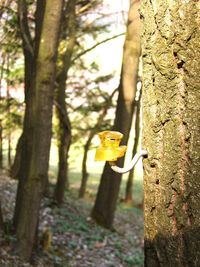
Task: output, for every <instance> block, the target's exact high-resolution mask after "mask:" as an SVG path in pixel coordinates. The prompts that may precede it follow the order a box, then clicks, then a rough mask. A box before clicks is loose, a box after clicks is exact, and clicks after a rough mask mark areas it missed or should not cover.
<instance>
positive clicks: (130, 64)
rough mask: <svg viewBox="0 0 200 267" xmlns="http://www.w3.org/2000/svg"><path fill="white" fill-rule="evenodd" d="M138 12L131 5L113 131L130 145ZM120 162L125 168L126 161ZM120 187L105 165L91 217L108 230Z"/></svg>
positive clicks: (136, 4) (134, 3)
mask: <svg viewBox="0 0 200 267" xmlns="http://www.w3.org/2000/svg"><path fill="white" fill-rule="evenodd" d="M138 8H139V1H130V8H129V14H128V23H127V33H126V39H125V44H124V55H123V63H122V71H121V79H120V84H119V88H118V89H119V96H118V100H117V109H116V117H115V121H114V127H113V129H114V130H116V131H120V132H122V133H123V134H124V137H123V143H127V141H128V137H129V131H130V128H131V122H132V114H133V103H134V98H135V92H136V83H137V76H138V62H139V55H140V38H139V32H140V30H139V13H138ZM120 162H121V163H120V164H123V159H121V160H120ZM120 183H121V174H118V173H114V172H113V171H112V169H111V168H110V166H109V164H106V165H105V168H104V170H103V174H102V177H101V182H100V186H99V189H98V193H97V197H96V201H95V205H94V208H93V210H92V217H93V218H94V219H95V220H96V221H97V222H98V223H99V224H101V225H102V226H104V227H107V228H112V224H113V219H114V211H115V208H116V204H117V198H118V194H119V189H120Z"/></svg>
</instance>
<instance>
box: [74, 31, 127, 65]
mask: <svg viewBox="0 0 200 267" xmlns="http://www.w3.org/2000/svg"><path fill="white" fill-rule="evenodd" d="M124 34H125V32H123V33H120V34H117V35H115V36H112V37H110V38H107V39H105V40H102V41H100V42H98V43H97V44H95V45H93V46H91V47H90V48H88V49H86V50H84V51H83V52H81V53H79V54H78V55H77V56H76V57H74V58H73V59H72V63H74V62H75V61H76V60H77V59H78V58H80V57H82V56H83V55H85V54H86V53H88V52H90V51H91V50H93V49H94V48H96V47H97V46H99V45H101V44H103V43H106V42H109V41H111V40H113V39H115V38H117V37H120V36H122V35H124Z"/></svg>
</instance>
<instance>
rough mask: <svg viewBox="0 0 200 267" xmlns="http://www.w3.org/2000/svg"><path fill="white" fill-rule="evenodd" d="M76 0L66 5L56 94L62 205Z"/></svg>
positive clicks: (58, 194)
mask: <svg viewBox="0 0 200 267" xmlns="http://www.w3.org/2000/svg"><path fill="white" fill-rule="evenodd" d="M75 4H76V1H75V0H70V1H68V2H67V5H66V14H68V23H67V24H65V25H67V27H68V30H69V40H68V41H67V48H66V51H65V53H64V54H63V55H62V66H61V70H60V73H59V74H58V77H57V82H58V88H57V94H56V100H57V105H56V109H57V114H58V121H59V125H58V128H59V129H58V133H57V136H58V137H57V138H58V151H59V163H58V176H57V184H56V187H55V192H54V198H55V200H56V202H57V203H58V204H62V202H63V200H64V192H65V189H68V188H69V178H68V161H67V159H68V152H69V148H70V143H71V125H70V120H69V116H68V114H67V109H66V103H65V89H66V80H67V76H68V71H69V69H70V67H71V58H72V55H73V50H74V46H75V43H76V13H75ZM66 30H67V29H66V27H63V29H62V32H63V34H64V33H65V31H66Z"/></svg>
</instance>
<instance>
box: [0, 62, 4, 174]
mask: <svg viewBox="0 0 200 267" xmlns="http://www.w3.org/2000/svg"><path fill="white" fill-rule="evenodd" d="M4 64H5V58H4V57H3V62H2V65H1V72H0V100H1V99H2V95H1V92H2V80H3V73H4ZM0 168H1V169H2V168H3V127H2V119H0Z"/></svg>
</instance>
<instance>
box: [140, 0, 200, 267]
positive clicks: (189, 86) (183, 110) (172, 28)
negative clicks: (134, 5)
mask: <svg viewBox="0 0 200 267" xmlns="http://www.w3.org/2000/svg"><path fill="white" fill-rule="evenodd" d="M141 16H142V17H143V19H144V24H143V25H144V30H143V49H142V51H143V62H144V64H143V65H144V66H143V80H144V82H143V148H144V149H147V151H148V158H147V159H145V160H144V206H145V209H144V216H145V227H144V234H145V236H144V239H145V266H146V267H152V266H154V267H169V266H177V267H183V266H184V267H198V266H199V263H200V209H199V203H200V195H199V192H200V164H199V162H200V161H199V160H200V142H199V129H200V105H199V99H200V76H199V73H200V64H199V58H200V45H199V44H200V27H199V21H200V6H199V1H180V0H177V1H161V0H160V1H147V0H143V5H142V9H141Z"/></svg>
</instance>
